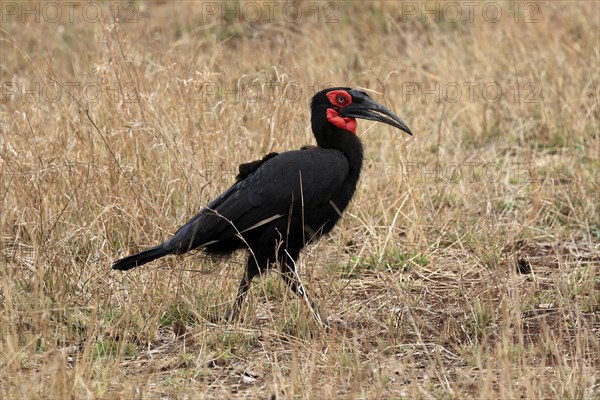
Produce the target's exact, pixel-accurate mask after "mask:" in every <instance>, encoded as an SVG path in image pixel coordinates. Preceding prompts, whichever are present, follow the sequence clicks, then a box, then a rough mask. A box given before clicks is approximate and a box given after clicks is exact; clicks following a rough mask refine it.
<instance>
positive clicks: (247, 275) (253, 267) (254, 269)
mask: <svg viewBox="0 0 600 400" xmlns="http://www.w3.org/2000/svg"><path fill="white" fill-rule="evenodd" d="M258 273H259V268H258V264H257V262H256V259H255V258H254V256H253V255H252V254H250V256H249V257H248V264H247V266H246V271H245V272H244V276H243V277H242V281H241V282H240V286H239V288H238V293H237V297H236V298H235V303H234V304H233V307H232V308H231V310H230V311H229V315H228V316H227V320H229V321H234V320H236V319H237V317H238V315H239V313H240V308H241V306H242V303H243V302H244V298H245V297H246V294H247V293H248V290H249V289H250V284H251V283H252V279H253V278H254V277H255V276H256V275H258Z"/></svg>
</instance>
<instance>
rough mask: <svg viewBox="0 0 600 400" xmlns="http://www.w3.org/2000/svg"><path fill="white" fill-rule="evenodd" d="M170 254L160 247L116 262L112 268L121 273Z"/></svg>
mask: <svg viewBox="0 0 600 400" xmlns="http://www.w3.org/2000/svg"><path fill="white" fill-rule="evenodd" d="M170 253H171V252H170V251H168V250H166V249H165V248H164V247H163V246H162V245H158V246H155V247H151V248H149V249H147V250H144V251H141V252H139V253H136V254H133V255H130V256H128V257H125V258H122V259H120V260H118V261H115V263H114V264H113V266H112V268H113V269H118V270H121V271H127V270H129V269H132V268H135V267H139V266H141V265H144V264H146V263H149V262H150V261H153V260H156V259H157V258H161V257H163V256H166V255H167V254H170Z"/></svg>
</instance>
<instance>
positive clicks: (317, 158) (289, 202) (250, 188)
mask: <svg viewBox="0 0 600 400" xmlns="http://www.w3.org/2000/svg"><path fill="white" fill-rule="evenodd" d="M267 157H269V156H267ZM348 171H349V167H348V160H347V159H346V157H345V156H344V155H343V153H341V152H340V151H337V150H329V149H311V150H297V151H289V152H285V153H281V154H279V155H275V156H271V155H270V157H269V158H268V159H267V160H264V159H263V160H261V162H260V164H259V166H258V167H257V168H253V170H252V171H250V172H249V173H247V174H245V178H244V179H242V180H240V181H238V182H237V183H235V184H234V185H233V186H231V187H230V188H229V189H228V190H227V191H226V192H225V193H223V194H222V195H221V196H219V197H218V198H216V199H215V200H213V201H212V202H211V203H209V204H208V205H207V206H206V208H205V209H204V210H202V211H201V212H200V213H199V214H198V215H196V216H195V217H194V218H192V219H191V220H190V221H188V223H186V224H185V225H184V226H182V227H181V228H180V229H179V230H178V231H177V232H176V233H175V235H174V236H173V238H171V240H169V241H168V242H166V243H165V247H166V248H167V249H168V250H171V251H173V252H178V253H179V252H185V251H187V250H190V249H193V248H196V247H199V246H205V245H208V244H211V243H214V242H216V241H219V240H225V239H230V238H233V237H235V236H236V235H239V234H241V233H244V232H247V231H250V230H252V229H255V228H258V227H259V226H262V225H264V224H266V223H269V222H270V221H273V220H275V219H278V218H281V217H284V216H287V215H288V213H289V212H290V207H291V206H293V207H301V206H303V207H305V208H307V209H310V208H314V207H317V206H318V205H319V204H323V203H328V202H329V200H331V198H332V197H333V196H334V195H335V194H336V193H337V192H338V191H339V189H340V187H341V185H342V184H343V182H344V181H345V179H346V177H347V176H348ZM246 172H248V171H246Z"/></svg>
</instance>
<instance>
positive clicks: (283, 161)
mask: <svg viewBox="0 0 600 400" xmlns="http://www.w3.org/2000/svg"><path fill="white" fill-rule="evenodd" d="M356 118H362V119H367V120H372V121H380V122H383V123H386V124H388V125H391V126H394V127H396V128H399V129H401V130H403V131H404V132H406V133H408V134H410V135H412V132H411V131H410V129H409V128H408V126H406V124H405V123H404V122H403V121H402V120H401V119H400V118H399V117H398V116H397V115H395V114H394V113H393V112H391V111H390V110H388V109H387V108H385V107H383V106H382V105H380V104H378V103H376V102H375V101H373V100H372V99H371V97H369V95H368V94H367V93H365V92H363V91H359V90H353V89H350V88H345V87H337V88H331V89H325V90H323V91H320V92H318V93H317V94H316V95H315V96H314V97H313V99H312V102H311V124H312V131H313V134H314V136H315V139H316V140H317V146H318V147H313V146H310V147H303V148H302V149H300V150H294V151H287V152H284V153H280V154H277V153H271V154H268V155H267V156H265V157H264V158H263V159H262V160H257V161H253V162H249V163H246V164H242V165H240V167H239V172H240V173H239V175H238V176H237V182H236V183H235V184H234V185H233V186H231V187H230V188H229V189H228V190H227V191H225V192H224V193H223V194H222V195H220V196H219V197H218V198H216V199H215V200H213V201H212V202H210V203H209V204H208V205H207V206H206V208H204V209H203V210H202V211H200V213H199V214H197V215H196V216H195V217H193V218H192V219H191V220H189V221H188V222H187V223H186V224H185V225H184V226H182V227H181V228H179V230H178V231H177V232H176V233H175V235H173V237H172V238H171V239H169V240H167V241H166V242H164V243H161V244H159V245H158V246H155V247H152V248H149V249H147V250H144V251H142V252H140V253H137V254H134V255H131V256H129V257H125V258H123V259H121V260H119V261H116V262H115V263H114V264H113V269H119V270H128V269H131V268H134V267H138V266H140V265H143V264H146V263H148V262H150V261H152V260H155V259H157V258H160V257H163V256H166V255H168V254H182V253H186V252H188V251H189V250H192V249H202V250H203V251H205V252H207V253H210V254H229V253H231V252H233V251H235V250H237V249H247V250H248V252H249V256H248V263H247V266H246V272H245V274H244V277H243V278H242V281H241V283H240V286H239V289H238V294H237V298H236V300H235V303H234V305H233V308H232V309H231V312H230V314H229V318H230V319H231V318H235V317H236V316H237V315H238V312H239V309H240V305H241V303H242V301H243V299H244V296H245V294H246V292H247V291H248V289H249V287H250V283H251V281H252V279H253V278H254V277H255V276H256V275H258V274H259V273H260V272H261V271H262V270H266V269H268V268H269V267H271V266H272V265H274V264H279V265H280V268H281V271H282V276H283V279H284V280H285V282H286V284H287V285H288V287H289V288H290V289H291V290H292V291H293V292H294V293H296V294H297V295H298V296H301V297H302V298H304V299H305V300H306V301H307V303H308V304H309V305H310V306H311V309H312V311H313V314H314V316H315V318H316V319H317V321H318V322H320V323H322V321H321V319H320V317H319V315H318V313H317V312H316V310H315V308H314V305H313V303H312V301H310V299H309V298H308V295H307V294H306V292H305V290H304V288H303V287H302V284H301V283H300V280H299V278H298V274H297V272H296V265H295V263H296V260H297V258H298V256H299V254H300V250H302V248H303V247H304V246H305V245H306V244H307V243H309V242H310V241H312V240H315V239H317V238H318V237H320V236H322V235H324V234H327V233H328V232H329V231H331V229H333V227H334V226H335V224H336V223H337V221H338V220H339V219H340V217H341V216H342V213H343V212H344V210H345V209H346V207H347V206H348V203H349V202H350V200H351V198H352V196H353V195H354V191H355V190H356V184H357V182H358V178H359V175H360V170H361V167H362V162H363V146H362V144H361V141H360V139H359V138H358V136H357V135H356Z"/></svg>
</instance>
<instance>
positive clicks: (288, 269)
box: [281, 250, 328, 327]
mask: <svg viewBox="0 0 600 400" xmlns="http://www.w3.org/2000/svg"><path fill="white" fill-rule="evenodd" d="M296 258H297V256H296ZM281 269H282V271H281V272H282V277H283V280H284V282H285V283H286V284H287V286H288V287H289V288H290V290H291V291H292V292H294V293H295V294H296V295H297V296H298V297H300V298H301V299H303V300H304V301H305V302H306V304H307V305H308V307H309V308H310V311H311V312H312V314H313V317H314V318H315V320H316V321H317V323H318V324H319V325H321V326H324V327H327V326H328V324H327V323H326V322H324V321H323V319H322V318H321V315H320V314H319V310H318V309H317V307H316V306H315V303H314V302H313V301H312V299H311V298H310V296H309V295H308V293H307V292H306V290H305V289H304V285H302V282H301V281H300V276H299V275H298V272H297V271H296V260H295V258H294V257H292V256H291V255H290V254H289V253H288V251H287V250H285V260H282V261H281Z"/></svg>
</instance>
